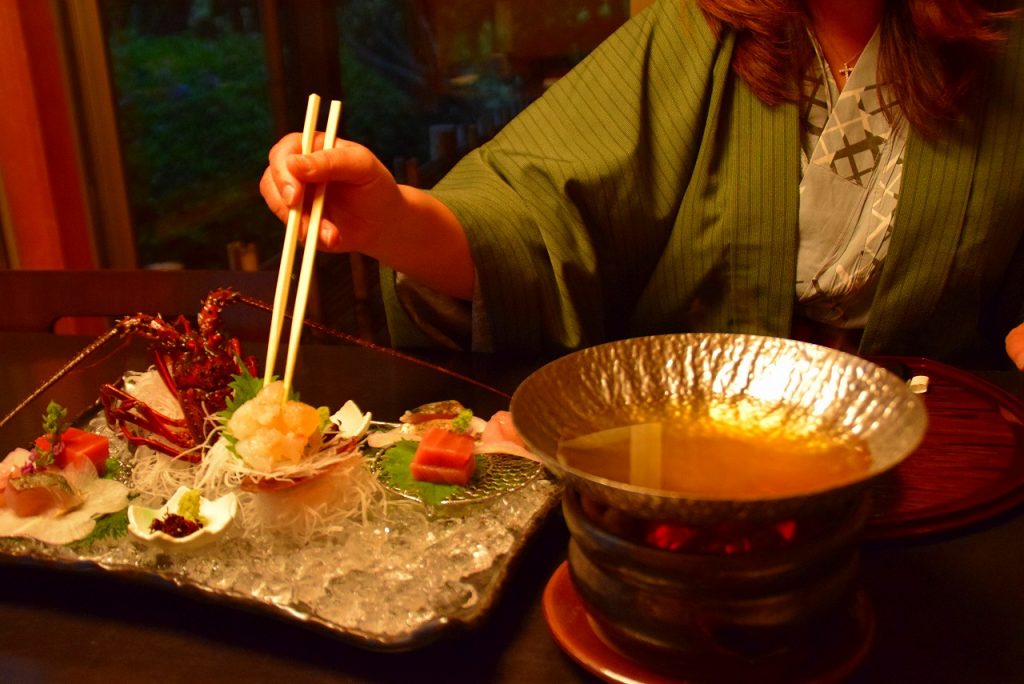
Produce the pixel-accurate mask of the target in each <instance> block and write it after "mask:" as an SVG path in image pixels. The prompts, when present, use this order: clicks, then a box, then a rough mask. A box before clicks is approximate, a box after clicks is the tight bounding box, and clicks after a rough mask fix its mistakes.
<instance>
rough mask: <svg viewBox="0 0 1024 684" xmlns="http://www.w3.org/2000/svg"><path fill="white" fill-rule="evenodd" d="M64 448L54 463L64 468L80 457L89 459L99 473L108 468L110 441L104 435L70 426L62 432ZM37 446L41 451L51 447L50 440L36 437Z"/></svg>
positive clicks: (61, 437) (61, 438) (101, 473)
mask: <svg viewBox="0 0 1024 684" xmlns="http://www.w3.org/2000/svg"><path fill="white" fill-rule="evenodd" d="M60 441H61V442H62V443H63V444H64V448H63V449H61V450H60V452H59V453H57V454H56V455H55V456H54V460H53V462H54V465H56V466H57V467H58V468H63V467H65V466H67V465H68V464H69V463H72V462H74V461H77V460H79V459H88V460H89V461H90V462H91V463H92V464H93V466H94V467H95V468H96V472H97V473H99V475H101V476H102V475H103V474H104V473H105V472H106V469H107V466H106V464H107V458H108V457H109V456H110V441H109V440H108V439H107V438H106V437H104V436H103V435H97V434H94V433H92V432H88V431H86V430H80V429H79V428H75V427H69V428H68V429H67V430H65V431H64V432H62V433H61V434H60ZM35 444H36V448H37V449H39V450H41V451H48V450H49V449H50V440H49V439H47V438H46V437H39V438H38V439H36V442H35Z"/></svg>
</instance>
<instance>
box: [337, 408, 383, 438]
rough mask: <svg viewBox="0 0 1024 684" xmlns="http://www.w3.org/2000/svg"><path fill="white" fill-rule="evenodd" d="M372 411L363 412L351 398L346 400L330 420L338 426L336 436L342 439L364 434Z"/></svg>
mask: <svg viewBox="0 0 1024 684" xmlns="http://www.w3.org/2000/svg"><path fill="white" fill-rule="evenodd" d="M372 417H373V414H372V413H369V412H367V413H363V412H362V411H361V410H359V407H358V406H356V403H355V402H354V401H352V400H349V401H346V402H345V403H344V404H343V405H342V407H341V408H340V409H338V410H337V412H335V414H334V415H333V416H331V418H330V420H331V422H332V423H334V424H335V425H336V426H337V427H338V436H339V437H341V438H342V439H354V438H358V437H362V436H363V435H364V434H366V430H367V429H368V428H369V427H370V418H372Z"/></svg>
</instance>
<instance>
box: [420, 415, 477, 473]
mask: <svg viewBox="0 0 1024 684" xmlns="http://www.w3.org/2000/svg"><path fill="white" fill-rule="evenodd" d="M409 468H410V470H411V471H412V476H413V477H414V478H416V479H417V480H420V481H421V482H434V483H443V484H458V485H466V484H468V483H469V480H470V478H472V477H473V471H474V470H475V469H476V459H474V458H473V438H472V437H471V436H469V435H467V434H463V433H457V432H452V431H451V430H445V429H444V428H431V429H430V430H428V431H427V433H426V434H424V435H423V439H422V440H420V443H419V446H417V447H416V453H415V455H414V456H413V458H412V462H411V463H410V465H409Z"/></svg>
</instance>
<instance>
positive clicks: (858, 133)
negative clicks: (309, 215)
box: [261, 0, 1024, 366]
mask: <svg viewBox="0 0 1024 684" xmlns="http://www.w3.org/2000/svg"><path fill="white" fill-rule="evenodd" d="M1022 79H1024V36H1022V31H1021V26H1020V24H1019V23H1017V22H1011V21H1009V20H1008V18H1007V17H1006V16H1005V15H1000V14H996V13H992V12H989V11H986V10H984V9H982V8H981V7H980V5H979V4H978V3H975V2H970V1H968V0H946V1H945V2H923V1H921V0H903V1H900V2H897V1H895V0H894V1H892V2H884V1H883V0H871V1H870V2H858V3H849V2H842V1H838V0H806V2H805V3H800V2H798V1H797V0H791V1H789V2H786V1H783V0H774V1H773V2H754V1H753V0H717V1H715V0H699V2H698V1H697V0H659V1H658V2H657V3H656V4H655V5H654V6H653V7H651V8H650V9H649V10H647V11H645V12H644V13H642V14H641V15H640V16H638V17H635V18H634V19H633V20H632V21H630V22H629V23H627V24H626V25H625V26H624V27H623V28H622V29H620V30H619V31H618V32H617V33H616V34H615V35H613V36H612V37H611V38H610V39H609V40H608V41H606V42H605V43H604V44H603V45H602V46H601V47H599V48H598V49H597V50H596V51H595V52H594V53H593V54H592V55H591V56H590V57H589V58H588V59H586V60H585V61H584V62H583V63H581V64H580V65H579V67H577V68H576V69H574V70H573V72H572V73H570V74H569V75H568V76H566V77H565V78H563V79H562V80H560V81H559V82H558V83H557V84H556V85H555V86H554V87H553V88H552V89H551V90H549V92H548V93H547V94H546V95H545V96H544V97H542V98H541V99H540V100H539V101H538V102H536V103H535V104H534V105H533V106H531V107H530V108H528V109H527V110H526V111H525V112H523V113H522V114H521V115H520V116H519V117H517V118H516V120H514V121H513V122H512V123H510V124H509V125H508V126H507V127H506V128H505V129H504V130H503V131H502V132H501V133H500V134H499V135H498V136H497V137H496V138H495V139H494V140H492V141H491V142H489V143H488V144H487V145H485V146H483V147H482V148H480V149H478V150H476V151H474V152H473V153H471V154H470V155H469V156H468V157H467V158H466V159H465V160H463V161H462V162H461V163H460V164H459V165H458V166H457V167H456V168H455V169H454V170H453V171H452V173H450V174H449V175H448V176H447V177H446V178H445V179H444V180H443V181H442V182H441V183H439V185H438V186H437V187H436V188H435V189H434V191H432V192H429V193H428V192H422V191H418V190H415V189H413V188H408V187H404V186H396V185H395V183H394V181H393V180H392V179H391V177H390V175H389V173H388V172H387V170H386V169H385V167H384V166H383V165H382V164H381V163H380V162H379V161H377V160H376V159H374V158H373V157H372V155H371V154H370V153H369V152H368V151H366V150H365V149H364V148H362V147H360V146H358V145H356V144H354V143H349V142H342V143H340V144H339V145H338V146H336V147H335V148H334V149H332V150H330V151H324V152H318V153H314V154H312V155H308V156H299V155H296V154H295V153H296V152H297V151H298V149H299V145H298V136H297V135H292V136H288V137H286V138H284V139H283V140H282V141H281V142H279V143H278V144H277V145H276V146H275V147H274V149H273V150H272V151H271V154H270V166H269V168H268V170H267V172H266V173H265V174H264V178H263V182H262V184H261V190H262V192H263V195H264V197H265V199H266V201H267V204H268V206H269V207H270V208H271V209H272V210H273V211H274V212H275V213H277V214H278V215H279V216H280V217H282V218H284V216H285V215H286V213H287V210H288V208H289V207H291V206H293V205H294V204H295V203H297V202H299V201H300V198H299V189H300V187H301V184H302V183H306V182H322V181H330V183H331V185H330V186H329V190H328V198H329V199H328V205H327V208H326V211H325V215H326V217H327V221H326V222H325V223H324V224H323V225H322V227H321V231H320V235H319V239H320V243H321V246H322V248H324V249H330V250H337V251H350V250H352V251H360V252H363V253H365V254H368V255H370V256H372V257H375V258H377V259H379V260H380V261H381V262H382V263H383V264H385V265H386V266H388V267H390V268H391V269H394V271H395V272H398V273H399V274H402V275H401V276H400V277H398V278H397V284H396V278H395V276H394V275H393V274H392V272H391V271H389V270H385V272H384V277H383V281H382V284H383V286H384V290H385V298H386V303H387V306H388V313H389V326H390V328H391V332H392V337H393V341H395V342H396V343H398V344H416V343H424V342H427V341H429V340H433V341H442V342H446V343H448V344H453V345H465V344H466V343H467V340H466V336H465V335H464V333H467V332H471V336H470V337H471V341H470V344H472V346H473V347H474V348H481V349H489V348H495V349H513V348H539V347H547V348H556V349H569V348H575V347H579V346H584V345H587V344H592V343H596V342H599V341H602V340H605V339H611V338H617V337H624V336H631V335H638V334H648V333H660V332H669V331H686V330H724V331H741V332H753V333H762V334H770V335H779V336H788V335H794V336H798V337H802V338H805V339H812V340H815V341H821V342H825V343H829V344H833V345H836V346H841V347H847V348H854V347H855V348H857V349H859V351H860V352H861V353H865V354H879V353H890V354H916V355H923V356H930V357H933V358H939V359H943V360H947V361H950V362H953V363H961V364H968V363H974V364H979V363H982V364H989V365H991V364H994V363H996V358H997V354H998V355H1000V356H1002V357H1003V358H1004V359H1005V354H1006V353H1010V354H1013V356H1012V358H1013V360H1014V361H1015V362H1016V363H1017V364H1018V365H1022V366H1024V350H1022V349H1021V346H1024V342H1022V341H1021V337H1022V336H1024V329H1022V328H1021V327H1020V324H1021V321H1022V320H1024V297H1022V296H1021V292H1024V159H1022V157H1021V155H1019V154H1016V151H1017V150H1019V149H1021V148H1022V145H1024V116H1021V112H1024V89H1022V88H1021V83H1022ZM897 208H898V209H899V211H898V213H897ZM455 300H467V301H469V302H471V314H472V315H471V316H469V315H464V316H462V317H460V316H459V315H457V314H458V313H459V312H458V311H455V312H454V313H455V315H453V307H452V306H451V305H452V303H453V302H454V301H455ZM462 313H463V314H465V313H467V312H466V311H463V312H462ZM1014 326H1017V327H1016V328H1015V327H1014ZM1011 329H1013V333H1012V334H1011V335H1010V336H1009V337H1007V333H1008V332H1009V331H1010V330H1011ZM1004 338H1005V342H1004Z"/></svg>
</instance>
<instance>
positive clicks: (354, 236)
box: [260, 133, 402, 252]
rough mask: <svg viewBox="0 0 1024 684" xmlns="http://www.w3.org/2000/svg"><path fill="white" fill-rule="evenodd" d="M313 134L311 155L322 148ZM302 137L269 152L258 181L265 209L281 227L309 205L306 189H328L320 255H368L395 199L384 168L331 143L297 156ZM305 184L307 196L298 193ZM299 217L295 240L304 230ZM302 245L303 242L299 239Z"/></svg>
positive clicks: (362, 151)
mask: <svg viewBox="0 0 1024 684" xmlns="http://www.w3.org/2000/svg"><path fill="white" fill-rule="evenodd" d="M323 137H324V136H323V134H322V133H320V134H317V137H316V140H315V142H314V144H313V147H314V149H316V148H317V147H318V146H322V145H323ZM301 144H302V136H301V135H300V134H298V133H292V134H290V135H286V136H285V137H284V138H282V139H281V140H280V141H279V142H278V143H277V144H276V145H274V147H273V148H271V150H270V165H269V166H268V167H267V170H266V171H264V173H263V179H262V180H261V181H260V193H261V194H262V195H263V199H264V200H265V201H266V203H267V206H268V207H269V208H270V210H271V211H272V212H274V214H276V215H277V217H278V218H280V219H281V220H282V221H285V220H287V218H288V211H289V209H292V208H293V207H297V206H301V204H302V203H303V202H304V203H305V204H306V207H307V209H308V207H309V206H310V205H311V204H312V201H313V194H314V193H313V192H312V184H314V183H329V185H328V186H327V194H326V195H325V197H324V212H323V219H322V220H321V222H320V232H319V235H318V238H319V246H320V248H321V249H324V250H326V251H331V252H357V251H359V252H361V251H367V250H368V249H370V250H372V247H373V245H374V244H375V243H376V242H377V241H378V239H379V237H380V234H381V233H382V232H386V229H387V227H388V226H389V225H391V222H392V220H393V218H394V217H393V216H392V214H393V213H394V212H395V210H396V209H397V207H398V205H399V203H400V201H401V199H402V198H401V195H400V192H399V189H398V185H397V184H396V183H395V180H394V178H392V176H391V174H390V173H389V172H388V170H387V169H386V168H385V167H384V165H383V164H382V163H381V162H380V161H379V160H378V159H377V158H376V157H375V156H374V155H373V153H372V152H370V151H369V150H368V149H366V148H365V147H363V146H362V145H358V144H356V143H353V142H349V141H347V140H337V141H335V144H334V147H333V148H331V149H330V150H320V151H317V152H313V153H312V154H308V155H303V154H301V151H302V147H301ZM307 184H309V185H310V192H303V188H304V187H305V186H306V185H307ZM308 213H309V212H308V210H307V211H305V212H303V222H302V229H301V235H302V236H305V234H306V229H307V227H308V226H307V224H308V221H307V218H308ZM303 239H305V238H304V237H303Z"/></svg>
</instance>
